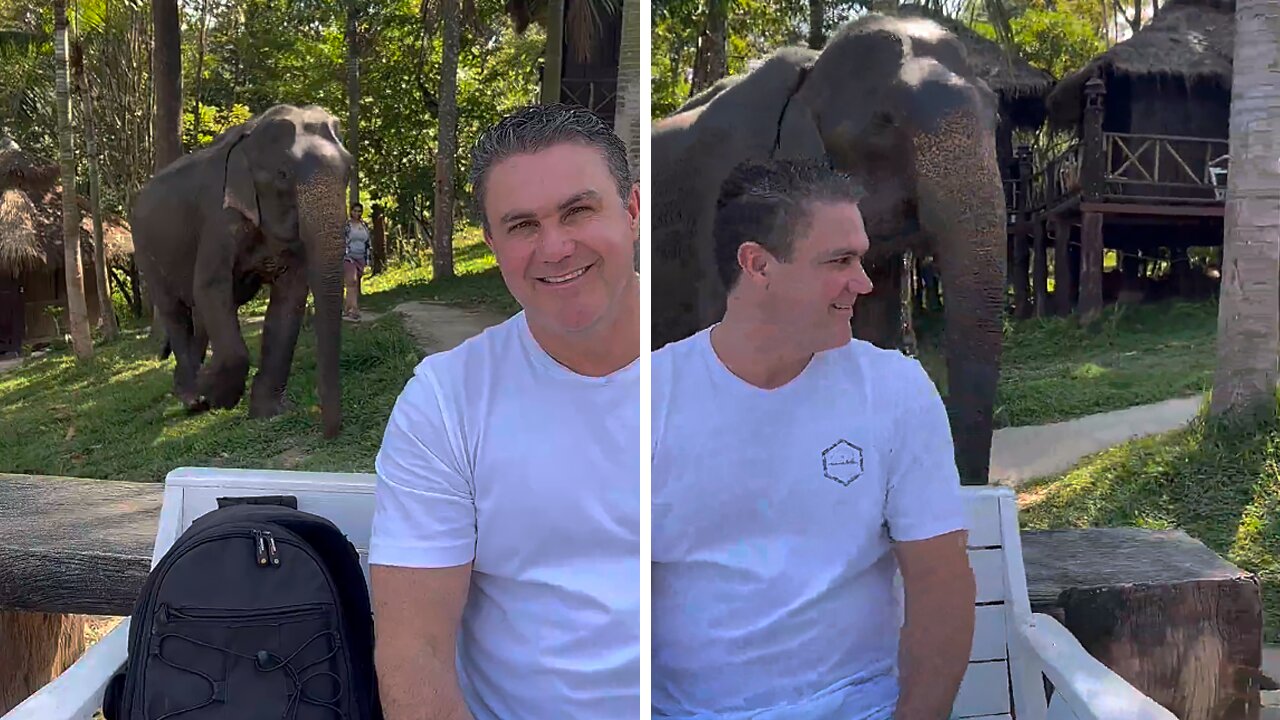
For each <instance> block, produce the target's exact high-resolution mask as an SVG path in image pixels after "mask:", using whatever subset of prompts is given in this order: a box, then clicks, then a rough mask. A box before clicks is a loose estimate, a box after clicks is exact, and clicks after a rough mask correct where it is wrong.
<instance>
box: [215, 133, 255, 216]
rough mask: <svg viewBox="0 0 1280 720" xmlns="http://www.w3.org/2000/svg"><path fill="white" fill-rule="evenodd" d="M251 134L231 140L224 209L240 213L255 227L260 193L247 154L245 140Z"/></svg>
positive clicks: (224, 184) (244, 134)
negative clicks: (255, 184)
mask: <svg viewBox="0 0 1280 720" xmlns="http://www.w3.org/2000/svg"><path fill="white" fill-rule="evenodd" d="M248 135H249V133H247V132H244V133H241V134H240V136H239V137H237V138H233V139H232V140H231V147H230V149H228V150H227V160H226V165H225V173H226V174H225V175H224V176H223V182H222V207H224V208H230V209H232V210H237V211H239V212H240V213H241V214H242V215H244V216H245V217H246V218H248V219H249V222H251V223H253V224H254V225H257V224H258V221H259V216H258V193H257V190H255V189H254V184H253V170H252V169H251V168H250V167H249V158H248V156H247V155H246V154H245V149H244V146H243V144H242V143H243V142H244V139H245V138H246V137H248Z"/></svg>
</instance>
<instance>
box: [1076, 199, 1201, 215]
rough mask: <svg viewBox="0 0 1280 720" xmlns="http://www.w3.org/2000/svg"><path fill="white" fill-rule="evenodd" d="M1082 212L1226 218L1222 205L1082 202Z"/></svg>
mask: <svg viewBox="0 0 1280 720" xmlns="http://www.w3.org/2000/svg"><path fill="white" fill-rule="evenodd" d="M1080 212H1084V213H1103V214H1107V215H1155V216H1157V217H1224V216H1225V208H1223V207H1222V206H1221V205H1153V204H1150V203H1116V202H1110V203H1109V202H1082V203H1080Z"/></svg>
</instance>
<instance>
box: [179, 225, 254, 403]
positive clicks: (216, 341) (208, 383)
mask: <svg viewBox="0 0 1280 720" xmlns="http://www.w3.org/2000/svg"><path fill="white" fill-rule="evenodd" d="M226 234H227V232H226V231H225V230H224V229H222V228H218V229H216V230H213V231H212V232H207V233H205V238H213V240H212V241H210V242H205V243H203V244H202V245H201V246H200V251H199V253H198V255H197V258H196V275H195V286H194V288H193V289H194V295H195V300H196V309H197V311H198V312H199V322H200V323H201V324H202V325H203V327H204V329H205V332H206V333H207V334H208V339H209V343H210V345H212V347H213V357H212V358H211V359H210V361H209V364H207V365H205V366H203V367H202V368H200V372H199V375H198V379H197V384H198V386H199V388H200V394H201V395H203V396H204V398H205V399H206V400H208V402H209V405H210V407H214V408H224V409H225V408H233V407H235V406H236V403H238V402H240V397H241V396H242V395H244V385H245V379H246V378H247V377H248V375H249V350H248V348H247V347H245V344H244V337H242V336H241V334H240V321H239V319H238V318H237V317H236V305H235V302H234V298H233V293H232V288H233V282H232V271H233V266H234V260H235V256H234V253H233V251H232V248H233V247H234V243H232V242H218V239H219V235H222V236H224V237H225V236H226Z"/></svg>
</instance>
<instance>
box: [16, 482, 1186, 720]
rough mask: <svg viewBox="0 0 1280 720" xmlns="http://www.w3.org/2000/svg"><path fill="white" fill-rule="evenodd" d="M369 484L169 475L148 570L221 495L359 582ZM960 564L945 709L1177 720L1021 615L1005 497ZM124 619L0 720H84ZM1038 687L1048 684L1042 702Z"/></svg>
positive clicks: (997, 500) (984, 502) (112, 662)
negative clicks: (304, 518) (346, 549)
mask: <svg viewBox="0 0 1280 720" xmlns="http://www.w3.org/2000/svg"><path fill="white" fill-rule="evenodd" d="M373 487H374V476H373V475H367V474H345V473H304V472H285V471H259V470H230V469H217V468H179V469H177V470H174V471H173V472H172V473H170V474H169V476H168V478H167V479H166V483H165V494H164V504H163V506H162V508H161V511H160V522H159V529H158V531H157V533H156V542H155V548H154V551H153V559H152V564H153V566H154V564H155V563H156V562H158V561H159V559H160V558H161V557H162V556H163V555H164V553H165V551H166V550H167V549H168V548H169V547H170V545H171V544H172V543H173V542H174V541H175V540H176V539H177V538H178V536H179V535H180V534H181V533H182V531H183V530H184V529H185V528H186V527H187V526H189V525H190V524H191V522H192V520H194V519H195V518H197V517H199V516H200V515H203V514H204V513H206V512H209V511H210V510H213V509H214V508H216V507H217V498H218V497H222V496H228V495H278V494H288V495H294V496H296V497H297V498H298V508H299V509H301V510H306V511H308V512H312V513H315V514H317V515H322V516H324V517H327V518H329V519H330V520H332V521H333V522H334V523H335V524H336V525H337V526H338V527H339V528H341V529H342V530H343V532H345V533H346V534H347V536H348V537H349V538H350V539H351V541H352V543H353V544H354V545H355V546H356V548H357V550H359V552H360V558H361V564H362V566H363V568H364V571H365V577H366V579H367V578H368V549H369V534H370V521H371V519H372V515H373ZM964 495H965V499H966V505H967V512H968V517H969V523H968V524H969V528H970V531H969V533H970V534H969V545H970V551H969V557H970V563H971V565H972V567H973V569H974V574H975V577H976V579H977V587H978V598H977V601H978V606H977V608H976V614H977V615H976V617H977V623H976V628H975V632H974V642H973V649H972V652H971V654H970V662H969V669H968V672H967V673H966V675H965V678H964V682H963V684H962V686H961V689H960V693H959V696H958V697H957V699H956V703H955V708H954V712H955V716H956V717H957V718H962V719H964V720H1014V719H1015V718H1016V720H1118V719H1121V718H1123V719H1124V720H1177V719H1176V718H1175V717H1174V715H1173V714H1172V713H1170V712H1168V711H1167V710H1165V709H1164V708H1162V707H1161V706H1160V705H1158V704H1157V703H1155V702H1154V701H1152V700H1151V699H1150V698H1148V697H1146V696H1144V695H1142V694H1141V693H1140V692H1138V691H1137V690H1135V689H1134V688H1133V687H1132V686H1131V685H1129V684H1128V683H1126V682H1125V681H1124V680H1123V679H1122V678H1120V677H1119V676H1118V675H1116V674H1115V673H1113V672H1111V671H1110V670H1109V669H1107V667H1106V666H1104V665H1103V664H1102V663H1100V662H1098V661H1097V660H1095V659H1094V658H1092V657H1091V656H1090V655H1089V654H1088V653H1086V652H1085V651H1084V649H1083V648H1081V647H1080V645H1079V643H1078V642H1076V640H1075V638H1074V637H1072V636H1071V634H1070V633H1069V632H1067V630H1066V629H1065V628H1063V627H1062V625H1060V624H1058V623H1057V622H1056V621H1055V620H1053V619H1052V618H1050V617H1048V616H1046V615H1041V614H1035V615H1033V614H1032V613H1031V609H1030V604H1029V602H1028V600H1027V588H1026V578H1025V573H1024V570H1023V565H1022V549H1021V543H1020V542H1019V535H1018V522H1017V506H1016V504H1015V501H1014V494H1013V491H1012V490H1010V489H1008V488H995V487H990V488H965V489H964ZM128 633H129V621H128V619H126V620H125V621H124V622H122V623H121V624H120V625H118V626H117V627H116V628H115V629H114V630H112V631H111V632H110V633H109V634H108V635H107V636H106V637H104V638H103V639H102V640H101V641H99V642H98V643H97V644H95V645H94V646H93V647H91V648H90V649H89V650H88V652H86V653H85V655H84V656H83V657H82V658H81V659H80V660H78V661H77V662H76V663H75V664H74V665H73V666H72V667H70V668H68V669H67V671H66V672H65V673H63V674H62V675H61V676H59V677H58V678H57V679H56V680H54V681H53V682H51V683H50V684H48V685H47V686H45V687H44V688H42V689H41V690H40V691H38V692H37V693H35V694H34V695H32V696H31V697H30V698H28V699H27V700H26V701H24V702H23V703H22V704H21V705H19V706H18V707H16V708H14V709H13V710H12V711H10V712H9V713H8V714H7V715H5V716H4V717H3V718H2V719H0V720H91V718H93V716H94V713H95V712H96V711H97V710H98V708H99V705H100V703H101V701H102V693H103V690H104V688H105V686H106V683H107V681H108V679H109V678H110V676H111V675H112V673H114V672H115V671H116V670H117V669H118V668H120V667H121V666H122V665H123V663H124V660H125V657H126V655H127V649H128ZM1044 678H1048V680H1049V682H1051V683H1052V685H1053V693H1052V697H1051V699H1050V700H1049V701H1047V702H1046V692H1045V685H1044Z"/></svg>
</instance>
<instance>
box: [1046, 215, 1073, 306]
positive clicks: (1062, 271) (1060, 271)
mask: <svg viewBox="0 0 1280 720" xmlns="http://www.w3.org/2000/svg"><path fill="white" fill-rule="evenodd" d="M1049 225H1050V227H1052V228H1053V284H1054V285H1053V299H1054V305H1055V306H1056V308H1055V309H1056V310H1057V314H1058V315H1059V316H1060V317H1068V316H1070V315H1071V301H1072V296H1073V295H1074V294H1075V293H1074V288H1073V287H1072V285H1071V281H1072V279H1073V278H1072V272H1071V226H1070V225H1068V224H1067V223H1066V222H1065V221H1063V220H1062V218H1060V217H1053V218H1050V219H1049Z"/></svg>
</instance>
